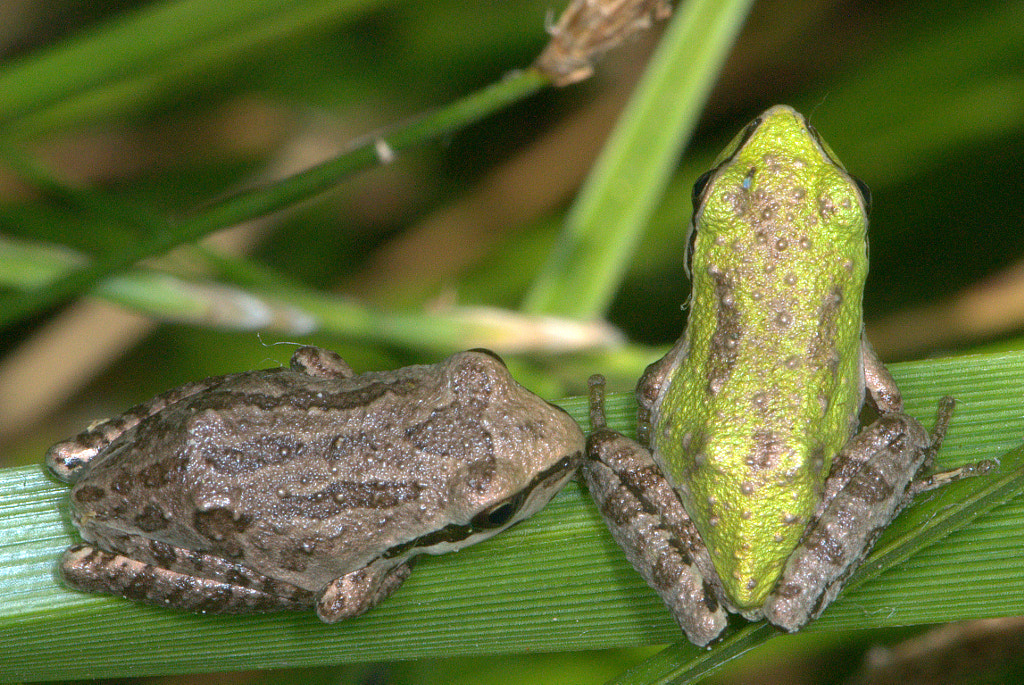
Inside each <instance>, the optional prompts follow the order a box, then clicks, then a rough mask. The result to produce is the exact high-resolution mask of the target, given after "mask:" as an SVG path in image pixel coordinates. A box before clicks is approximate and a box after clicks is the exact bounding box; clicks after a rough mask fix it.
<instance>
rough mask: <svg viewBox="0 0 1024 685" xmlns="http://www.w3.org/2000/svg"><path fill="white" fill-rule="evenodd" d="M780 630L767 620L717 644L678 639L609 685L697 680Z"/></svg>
mask: <svg viewBox="0 0 1024 685" xmlns="http://www.w3.org/2000/svg"><path fill="white" fill-rule="evenodd" d="M775 635H778V632H777V631H776V630H775V629H774V628H772V627H771V626H769V625H768V624H767V623H759V624H753V625H747V626H744V627H743V628H741V629H740V630H737V631H735V632H733V633H731V634H729V635H727V636H726V637H724V638H722V640H721V641H720V642H716V643H715V645H714V647H713V648H712V649H710V650H708V649H697V648H696V647H694V646H693V645H691V644H690V643H689V642H686V641H681V642H677V643H675V644H673V645H670V646H669V647H666V648H665V649H663V650H662V651H660V652H658V653H657V654H655V655H654V656H652V657H650V658H648V659H646V660H644V661H642V662H641V663H639V664H637V665H636V666H633V667H632V668H630V669H628V670H626V671H623V672H622V673H621V674H620V675H619V676H618V677H616V678H613V679H612V680H610V681H608V684H607V685H669V684H671V685H680V684H681V683H696V682H699V681H700V680H702V679H703V678H704V677H705V676H707V675H710V674H711V673H714V672H715V671H717V670H718V669H719V668H721V667H722V666H724V665H725V664H727V663H728V662H730V661H732V660H733V659H736V658H738V657H740V656H743V655H744V654H746V653H747V652H749V651H750V650H751V649H754V648H755V647H759V646H761V645H762V644H764V643H765V642H767V641H768V640H770V639H771V638H772V637H774V636H775Z"/></svg>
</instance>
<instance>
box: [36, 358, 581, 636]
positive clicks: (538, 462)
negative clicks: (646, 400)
mask: <svg viewBox="0 0 1024 685" xmlns="http://www.w3.org/2000/svg"><path fill="white" fill-rule="evenodd" d="M582 449H583V438H582V434H581V432H580V430H579V428H578V427H577V426H576V424H575V422H574V421H572V419H571V418H570V417H569V416H568V415H567V414H565V412H563V411H562V410H560V409H558V408H557V407H554V406H553V405H550V404H548V403H546V402H544V401H543V400H541V399H540V398H538V397H537V396H535V395H533V394H532V393H530V392H529V391H527V390H525V389H524V388H522V387H521V386H519V385H518V384H517V383H515V381H514V380H513V379H512V378H511V376H509V374H508V372H507V370H506V369H505V367H504V364H503V363H502V362H501V361H500V359H498V358H497V357H496V356H494V355H493V354H491V353H487V352H485V351H471V352H463V353H459V354H456V355H453V356H452V357H451V358H449V359H448V360H446V361H445V362H442V363H441V364H437V365H432V366H411V367H406V368H402V369H398V370H396V371H387V372H378V373H367V374H362V375H354V374H353V373H352V371H351V370H350V369H349V368H348V366H347V365H346V364H345V363H344V362H343V361H342V360H341V359H340V357H338V356H337V355H335V354H334V353H331V352H328V351H326V350H321V349H318V348H311V347H305V348H301V349H300V350H299V351H298V352H296V354H295V356H294V357H293V359H292V368H291V369H271V370H266V371H253V372H248V373H240V374H233V375H229V376H221V377H217V378H210V379H207V380H205V381H200V382H199V383H193V384H190V385H188V386H184V387H182V388H179V389H177V390H173V391H171V392H170V393H166V394H165V395H161V396H159V397H157V398H155V399H154V400H153V401H152V402H151V403H148V404H146V405H140V406H139V407H136V408H134V409H132V410H130V411H129V412H127V413H126V414H125V415H124V416H122V417H118V418H116V419H113V420H111V421H108V422H104V423H102V424H100V425H98V426H96V427H94V428H92V429H90V430H88V431H86V432H84V433H83V434H82V435H80V436H78V437H77V438H74V439H72V440H69V441H67V442H64V443H60V444H58V445H55V446H54V447H53V448H51V450H50V452H49V454H48V455H47V463H48V465H49V467H50V469H51V470H52V471H53V472H54V473H55V474H56V475H58V476H59V477H62V478H64V479H65V480H68V481H70V482H74V483H75V485H74V487H73V488H72V490H71V511H72V519H73V521H74V523H75V525H76V526H77V527H78V528H79V530H80V531H81V534H82V537H83V539H84V540H85V541H86V544H85V545H78V546H76V547H72V548H71V549H69V550H68V552H67V553H66V554H65V556H64V559H63V561H62V562H61V566H60V571H61V575H62V576H63V577H64V579H65V581H66V582H67V583H68V584H69V585H71V586H72V587H76V588H79V589H83V590H87V591H95V592H109V593H114V594H118V595H123V596H126V597H129V598H131V599H138V600H142V601H148V602H151V603H158V604H166V605H170V606H174V607H178V608H184V609H189V610H195V611H207V612H220V613H237V612H248V611H269V610H276V609H291V608H305V607H310V606H314V605H315V606H316V607H317V611H318V614H319V615H320V617H321V618H322V619H323V620H324V621H327V622H332V621H336V620H338V619H340V618H345V617H348V616H354V615H358V614H360V613H362V612H363V611H366V610H367V609H369V608H370V607H372V606H373V605H374V604H376V602H377V601H379V600H380V599H383V598H384V597H386V596H387V595H389V594H390V593H391V592H392V591H394V589H395V588H397V587H398V585H400V584H401V582H402V581H403V580H405V578H406V577H408V575H409V560H410V558H411V557H413V556H414V555H416V554H419V553H423V552H428V553H442V552H445V551H450V550H454V549H459V548H461V547H463V546H465V545H468V544H471V543H472V542H476V541H478V540H482V539H484V538H486V537H490V536H491V535H493V534H495V533H497V532H500V530H503V529H504V528H507V527H508V526H510V525H512V524H514V523H516V522H517V521H519V520H522V519H524V518H526V517H527V516H529V515H530V514H532V513H533V512H534V511H536V510H537V509H539V508H540V507H541V506H543V504H544V503H546V502H547V500H548V499H550V497H551V496H552V495H553V494H554V493H555V492H556V491H557V490H558V489H559V488H560V487H561V485H562V484H563V483H564V482H565V481H566V480H567V479H568V477H569V476H570V475H571V473H572V471H573V470H574V469H575V467H576V466H577V465H578V463H579V461H580V459H581V458H582Z"/></svg>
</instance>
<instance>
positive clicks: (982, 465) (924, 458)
mask: <svg viewBox="0 0 1024 685" xmlns="http://www.w3.org/2000/svg"><path fill="white" fill-rule="evenodd" d="M954 404H955V402H954V401H953V399H952V398H951V397H944V398H943V399H942V400H941V401H940V403H939V415H938V420H937V421H936V424H935V428H934V429H933V430H932V433H931V435H929V434H928V433H927V432H926V431H925V429H924V427H923V426H921V424H920V423H919V422H918V421H917V420H916V419H915V418H913V417H912V416H908V415H906V414H902V413H897V412H890V413H886V414H883V415H882V416H880V417H879V418H878V420H877V421H875V422H874V423H873V424H871V425H870V426H868V427H867V428H865V429H864V430H862V431H861V432H860V433H858V434H857V435H856V436H855V437H854V438H853V439H851V440H850V442H849V443H848V444H847V445H846V446H845V447H844V448H843V449H842V451H840V453H839V454H837V455H836V459H835V461H834V463H833V468H832V472H831V474H830V476H829V478H828V480H827V481H826V482H825V497H824V499H823V500H822V503H821V504H820V505H819V507H818V510H817V512H816V514H815V516H814V518H812V520H811V522H810V523H809V525H808V528H807V531H806V533H805V534H804V537H803V539H802V540H801V542H800V545H799V546H798V547H797V548H796V549H795V550H794V551H793V554H792V556H790V558H789V560H788V561H787V562H786V566H785V570H784V571H783V573H782V577H781V578H780V579H779V582H778V584H777V585H776V586H775V589H774V590H773V591H772V593H771V594H770V595H769V597H768V599H767V600H766V602H765V605H764V615H765V618H766V619H768V621H770V622H771V623H773V624H775V625H777V626H779V627H780V628H783V629H785V630H788V631H790V632H793V631H796V630H799V629H800V628H801V627H803V626H804V625H805V624H807V623H808V622H809V621H811V620H813V619H815V618H817V617H818V616H819V615H820V614H821V612H822V611H824V609H825V607H827V606H828V605H829V604H830V603H831V602H832V600H833V599H835V598H836V595H838V594H839V591H840V590H841V589H842V587H843V585H844V584H845V582H846V580H847V578H849V576H850V574H851V573H853V571H854V570H856V568H857V567H858V566H860V564H861V562H862V561H863V560H864V558H865V557H866V556H867V554H868V552H869V551H870V550H871V547H872V546H873V545H874V543H875V541H876V540H877V539H878V536H879V535H881V534H882V532H883V531H884V530H885V529H886V527H888V525H889V524H890V523H891V522H892V520H893V519H894V518H896V516H897V514H899V513H900V511H901V510H902V509H903V508H904V507H906V506H907V505H908V504H910V502H911V501H912V500H913V498H914V495H915V494H918V493H920V492H924V491H926V490H930V489H933V488H936V487H939V486H941V485H944V484H946V483H949V482H952V481H953V480H958V479H960V478H964V477H967V476H971V475H977V474H980V473H984V472H987V471H989V470H991V468H993V467H994V465H995V464H994V462H990V461H984V462H979V463H978V464H973V465H969V466H965V467H962V468H959V469H954V470H951V471H946V472H943V473H939V474H933V475H930V476H927V477H921V476H920V474H921V472H922V471H925V470H927V469H929V468H930V467H931V465H932V462H933V460H934V457H935V454H936V453H937V452H938V450H939V446H940V445H941V443H942V439H943V437H944V436H945V434H946V429H947V427H948V426H949V421H950V419H951V417H952V415H953V406H954Z"/></svg>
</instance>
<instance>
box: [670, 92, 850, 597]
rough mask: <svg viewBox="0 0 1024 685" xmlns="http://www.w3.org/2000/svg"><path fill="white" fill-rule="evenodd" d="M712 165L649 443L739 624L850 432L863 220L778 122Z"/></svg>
mask: <svg viewBox="0 0 1024 685" xmlns="http://www.w3.org/2000/svg"><path fill="white" fill-rule="evenodd" d="M720 159H724V161H722V162H721V163H720V165H719V166H718V167H717V168H716V169H715V170H713V171H712V172H711V176H710V177H709V180H708V183H707V185H706V186H705V189H704V194H703V200H702V201H701V202H700V203H699V210H698V211H699V213H698V214H697V215H696V216H695V217H694V222H695V226H696V231H697V233H696V242H695V244H694V247H693V252H692V260H693V261H692V272H693V295H692V301H691V312H690V316H689V324H688V327H687V330H686V335H685V339H684V342H683V349H682V350H681V354H679V355H678V356H677V358H676V360H675V363H677V364H678V367H677V368H674V369H669V370H667V371H666V373H667V375H666V376H665V381H666V384H665V386H664V387H663V389H662V392H663V395H662V396H661V398H660V399H659V401H658V405H659V406H658V407H657V409H656V411H655V412H654V416H655V417H656V421H657V423H656V424H655V425H654V426H652V429H653V430H652V431H651V441H652V443H653V444H652V448H653V451H654V455H655V459H656V460H657V461H658V462H659V463H660V465H661V467H662V469H663V470H664V472H665V474H666V476H667V477H668V478H669V480H670V481H671V482H672V484H673V485H674V486H675V487H676V489H677V490H678V491H679V492H680V495H681V498H682V500H683V503H684V505H685V506H686V509H687V511H689V512H690V514H691V516H693V518H694V521H695V524H696V526H697V529H698V530H699V532H700V534H701V537H702V538H703V540H704V541H705V542H706V543H707V545H708V548H709V550H710V553H711V557H712V559H713V561H714V564H715V567H716V568H717V570H718V572H719V575H720V576H721V579H722V583H723V585H724V589H725V592H726V594H727V595H728V597H729V599H730V600H732V602H734V604H735V607H736V608H737V609H739V610H741V611H742V610H745V609H756V608H758V607H760V606H761V605H762V604H763V602H764V599H765V597H766V595H767V594H768V592H769V591H770V590H771V589H772V587H773V586H774V585H775V583H776V581H777V579H778V577H779V575H780V573H781V571H782V568H783V564H784V563H785V561H786V559H787V557H789V556H790V554H791V553H792V552H793V550H794V548H795V547H796V546H797V543H798V542H799V540H800V537H801V535H802V533H803V532H804V529H805V527H806V525H807V522H808V518H809V517H810V515H811V512H812V511H813V509H814V507H815V505H816V504H817V502H818V501H819V500H820V499H821V493H822V486H823V483H824V480H825V478H826V476H827V475H828V473H829V468H830V465H831V463H832V458H833V457H834V456H835V454H836V453H837V452H838V451H839V449H840V448H841V447H842V446H843V445H844V444H845V443H846V442H847V440H848V439H849V438H850V435H851V433H852V430H853V428H854V427H855V425H856V417H857V414H858V412H859V408H860V406H861V404H862V401H863V394H864V385H863V373H862V369H861V331H862V320H861V301H862V294H863V289H864V280H865V277H866V275H867V270H868V260H867V243H866V229H867V218H866V208H865V206H864V205H865V200H864V198H863V197H862V196H861V193H860V192H859V190H858V187H857V185H856V183H855V182H854V181H853V180H852V179H851V177H850V176H849V175H848V174H847V173H846V171H845V170H844V169H843V167H842V165H841V164H840V163H839V162H838V161H837V160H836V159H835V158H834V157H833V156H832V154H831V152H830V151H829V150H828V148H827V147H825V146H824V145H823V144H822V143H821V142H820V141H819V139H818V137H817V135H816V134H815V133H814V132H813V130H812V129H810V128H809V127H808V125H807V124H806V122H805V121H804V119H803V117H801V116H800V115H799V114H797V113H796V112H795V111H793V110H792V109H790V108H788V107H775V108H772V109H770V110H768V111H767V112H765V113H764V114H763V115H762V116H761V117H760V118H759V119H758V120H756V121H755V122H753V123H752V124H751V125H750V126H749V127H748V128H747V129H746V130H745V131H744V132H743V133H741V134H740V136H738V137H737V138H736V140H734V141H733V143H732V144H731V145H730V147H729V148H728V149H727V150H726V151H725V152H724V153H723V155H722V158H720Z"/></svg>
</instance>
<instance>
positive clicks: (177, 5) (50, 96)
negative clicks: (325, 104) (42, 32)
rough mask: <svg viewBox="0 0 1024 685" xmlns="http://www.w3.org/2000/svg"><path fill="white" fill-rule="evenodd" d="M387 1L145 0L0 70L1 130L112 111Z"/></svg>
mask: <svg viewBox="0 0 1024 685" xmlns="http://www.w3.org/2000/svg"><path fill="white" fill-rule="evenodd" d="M386 4H389V3H388V1H387V0H173V1H165V2H155V3H151V4H149V5H147V6H145V7H143V8H141V9H139V10H137V11H134V12H131V13H127V14H124V15H121V16H116V17H114V18H112V19H110V20H108V21H107V22H106V23H105V24H103V25H101V26H99V27H96V28H94V29H92V30H89V31H86V32H85V33H83V34H82V35H79V36H75V37H72V38H70V39H68V40H66V41H64V42H60V43H58V44H56V45H54V46H52V47H48V48H46V49H44V50H42V51H39V52H37V53H33V54H30V55H28V56H26V57H24V58H22V59H19V60H15V61H13V62H10V63H8V64H6V65H4V66H3V67H2V68H0V132H2V133H3V135H4V136H5V137H9V136H11V134H12V133H14V132H17V134H18V135H26V134H29V133H36V132H38V131H39V130H40V129H42V128H47V127H53V126H57V125H63V126H66V125H69V124H71V123H76V119H77V120H80V119H81V118H82V116H81V115H82V114H83V113H84V112H88V113H89V114H90V115H91V116H97V115H99V114H101V113H102V114H105V115H108V116H109V115H111V114H116V113H118V112H120V111H122V110H123V109H124V107H125V106H126V104H127V103H135V102H137V101H138V100H139V99H140V98H141V97H143V96H146V95H155V94H157V93H159V92H163V91H164V90H166V89H168V88H171V87H173V86H174V85H175V84H177V83H180V82H182V81H187V80H188V79H189V78H193V79H194V78H195V76H196V74H199V73H202V72H204V71H208V70H210V69H216V68H224V67H225V66H226V65H228V64H230V63H232V62H234V61H237V60H239V59H242V58H243V57H244V56H245V55H246V54H248V53H250V52H252V51H253V50H256V49H258V48H260V47H262V46H265V45H267V44H268V43H271V42H273V41H276V40H280V39H282V38H284V37H287V36H290V35H295V34H297V33H301V32H304V31H311V30H314V29H315V30H320V31H322V30H324V29H325V27H327V26H330V25H331V24H334V23H340V22H341V21H344V20H345V19H349V18H352V17H354V16H356V15H357V14H359V13H362V12H365V11H367V10H369V9H372V8H375V7H380V6H383V5H386Z"/></svg>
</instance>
